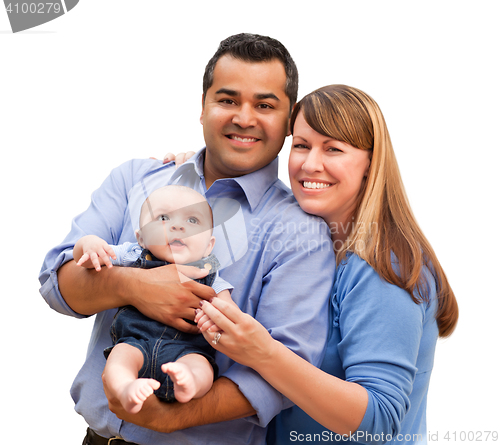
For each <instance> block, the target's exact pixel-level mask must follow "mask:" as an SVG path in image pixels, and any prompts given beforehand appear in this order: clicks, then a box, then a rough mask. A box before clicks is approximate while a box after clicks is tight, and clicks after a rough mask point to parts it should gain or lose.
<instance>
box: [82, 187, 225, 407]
mask: <svg viewBox="0 0 500 445" xmlns="http://www.w3.org/2000/svg"><path fill="white" fill-rule="evenodd" d="M212 221H213V218H212V210H211V208H210V206H209V204H208V202H207V201H206V199H205V198H204V197H203V196H202V195H200V194H199V193H198V192H195V191H194V190H192V189H190V188H188V187H182V186H177V185H169V186H165V187H161V188H159V189H157V190H155V191H154V192H153V193H151V194H150V195H149V197H148V198H147V199H146V201H145V202H144V204H143V206H142V208H141V214H140V221H139V227H140V229H139V230H138V231H136V238H137V241H138V242H137V243H125V244H122V245H119V246H109V245H108V244H107V243H106V242H105V241H104V240H102V239H101V238H99V237H97V236H93V235H89V236H84V237H82V238H81V239H80V240H78V242H77V243H76V244H75V247H74V250H73V256H74V259H75V261H77V264H78V265H80V266H83V267H86V268H89V269H95V270H96V271H99V270H100V269H101V266H102V265H106V266H107V267H112V265H113V264H114V265H119V266H131V267H142V268H151V267H158V266H163V265H166V264H171V263H175V264H185V265H193V266H197V267H199V268H205V269H208V270H209V271H210V272H209V274H208V275H207V276H206V277H205V278H202V279H200V280H196V281H199V282H201V283H202V284H207V285H209V286H212V287H213V289H214V290H215V292H216V293H217V296H218V297H220V298H225V299H226V300H230V299H231V296H230V290H231V289H232V286H231V285H230V284H229V283H227V282H225V281H224V280H222V279H221V278H220V277H219V276H218V272H217V269H218V268H219V267H220V265H219V262H218V261H217V258H216V257H215V256H214V255H212V254H211V252H212V249H213V247H214V244H215V238H214V237H213V236H212V228H213V222H212ZM110 257H111V258H112V260H110ZM111 337H112V339H113V344H114V345H115V346H113V347H112V348H108V349H107V350H106V351H105V355H108V354H109V356H108V360H107V363H106V368H105V373H106V377H107V381H108V382H109V384H110V387H111V389H112V390H113V391H114V392H115V395H116V397H118V399H119V400H120V402H121V403H122V405H123V407H124V408H125V409H126V410H127V411H129V412H130V413H137V412H139V411H140V410H141V408H142V405H143V403H144V401H145V400H146V399H147V398H148V397H149V396H150V395H151V394H153V392H154V393H155V394H156V395H157V396H158V397H159V398H160V399H161V400H164V401H168V402H170V401H174V400H177V401H179V402H188V401H189V400H191V399H192V398H198V397H202V396H203V395H204V394H206V393H207V391H208V390H209V389H210V388H211V386H212V383H213V380H214V378H215V377H216V374H217V365H216V364H215V361H214V354H215V351H214V349H213V348H212V347H211V346H210V345H209V344H208V343H207V342H206V340H205V339H204V338H203V336H201V335H193V334H186V333H183V332H180V331H178V330H176V329H174V328H172V327H170V326H166V325H164V324H162V323H159V322H157V321H154V320H152V319H150V318H148V317H146V316H144V315H143V314H141V313H140V312H139V311H137V309H135V308H134V307H132V306H125V307H122V308H120V309H119V311H118V313H117V314H116V316H115V319H114V321H113V324H112V326H111Z"/></svg>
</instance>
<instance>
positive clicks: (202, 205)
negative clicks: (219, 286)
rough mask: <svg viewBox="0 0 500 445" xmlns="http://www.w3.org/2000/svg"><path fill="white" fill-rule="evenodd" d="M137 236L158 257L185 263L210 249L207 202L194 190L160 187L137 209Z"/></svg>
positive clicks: (202, 255)
mask: <svg viewBox="0 0 500 445" xmlns="http://www.w3.org/2000/svg"><path fill="white" fill-rule="evenodd" d="M137 239H138V241H139V244H140V245H141V246H142V247H145V248H147V249H148V250H150V251H151V253H152V254H153V255H154V256H155V257H156V258H158V259H160V260H164V261H168V262H170V263H176V264H186V263H190V262H192V261H196V260H199V259H201V258H203V257H206V256H208V255H209V254H210V252H211V251H212V248H213V245H214V242H215V238H214V237H213V236H212V215H211V212H210V207H209V205H208V203H207V202H206V201H205V200H204V199H203V197H201V196H197V194H195V193H194V192H191V191H185V190H183V189H179V188H173V189H169V187H163V188H162V189H158V190H156V191H155V192H153V193H152V194H151V195H150V196H149V205H148V203H145V204H144V206H143V208H142V212H141V230H140V231H139V232H138V234H137Z"/></svg>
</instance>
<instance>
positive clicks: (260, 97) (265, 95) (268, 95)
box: [255, 93, 279, 102]
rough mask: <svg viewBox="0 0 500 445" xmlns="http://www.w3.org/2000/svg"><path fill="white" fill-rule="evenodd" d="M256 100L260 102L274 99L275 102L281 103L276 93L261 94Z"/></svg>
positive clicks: (256, 96) (257, 95)
mask: <svg viewBox="0 0 500 445" xmlns="http://www.w3.org/2000/svg"><path fill="white" fill-rule="evenodd" d="M255 98H256V99H258V100H265V99H273V100H277V101H278V102H279V98H278V96H276V94H274V93H260V94H256V95H255Z"/></svg>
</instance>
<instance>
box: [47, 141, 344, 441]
mask: <svg viewBox="0 0 500 445" xmlns="http://www.w3.org/2000/svg"><path fill="white" fill-rule="evenodd" d="M203 160H204V150H202V151H200V152H198V153H197V154H196V155H195V156H194V157H193V158H192V159H190V160H189V161H188V162H187V163H185V164H183V165H182V166H180V167H179V168H178V169H175V168H174V166H173V164H167V165H161V164H160V163H159V162H158V161H156V160H151V159H148V160H132V161H129V162H126V163H124V164H122V165H121V166H119V167H118V168H116V169H114V170H113V171H112V172H111V174H110V176H109V177H108V178H107V179H106V180H105V181H104V183H103V184H102V185H101V187H100V188H99V189H98V190H96V191H95V192H94V193H93V194H92V200H91V204H90V207H89V208H88V209H87V210H86V211H85V212H84V213H82V214H80V215H78V216H77V217H76V218H75V219H74V220H73V222H72V228H71V231H70V233H69V234H68V235H67V237H66V238H65V239H64V241H63V242H62V243H61V244H60V245H59V246H57V247H55V248H54V249H52V250H51V251H50V252H49V253H48V254H47V257H46V258H45V262H44V264H43V266H42V270H41V272H40V277H39V279H40V283H41V285H42V286H41V289H40V292H41V294H42V296H43V297H44V298H45V300H46V301H47V303H48V304H49V305H50V307H52V308H53V309H54V310H56V311H58V312H60V313H63V314H66V315H71V316H74V317H82V316H81V315H79V314H77V313H75V312H74V311H72V310H71V308H70V307H69V306H68V305H67V304H66V302H65V301H64V298H63V297H62V296H61V294H60V292H59V289H58V282H57V270H58V268H59V267H61V266H62V265H63V264H64V263H65V262H67V261H70V260H72V259H73V254H72V249H73V246H74V244H75V243H76V241H77V240H78V239H79V238H81V237H82V236H84V235H88V234H93V235H97V236H99V237H101V238H103V239H105V240H106V241H107V242H108V243H109V244H114V245H116V244H122V243H124V242H134V241H135V235H134V230H136V229H137V228H138V221H139V212H140V207H141V205H142V203H143V202H144V200H145V198H146V197H147V196H148V195H149V194H150V193H151V192H152V191H153V190H155V189H156V188H158V187H161V186H164V185H168V184H179V185H185V186H189V187H191V188H193V189H195V190H197V191H198V192H200V193H202V194H204V195H205V196H206V198H207V200H208V201H209V203H210V204H211V206H212V209H213V212H214V225H215V228H214V235H215V238H216V242H215V248H214V251H213V253H214V254H215V255H216V256H217V258H218V259H219V261H220V262H221V265H222V268H221V270H220V275H221V277H222V278H223V279H225V280H227V281H229V282H230V283H231V284H232V285H233V286H234V290H233V292H232V295H231V296H232V299H233V300H234V301H235V302H236V303H237V304H238V306H239V307H240V308H241V309H242V310H243V311H245V312H247V313H249V314H251V315H252V316H254V317H255V318H256V319H257V320H258V321H259V322H260V323H262V324H263V325H264V326H265V327H266V328H267V329H268V330H269V332H270V333H271V335H272V336H273V337H274V338H275V339H276V340H279V341H281V342H282V343H284V344H285V345H286V346H288V347H289V348H290V349H291V350H293V351H294V352H296V353H297V354H298V355H300V356H302V357H304V358H305V359H307V360H308V361H310V362H311V363H314V364H315V365H318V364H319V363H320V362H321V359H322V357H323V353H324V347H325V342H326V337H327V332H328V296H329V293H330V291H331V288H332V283H333V277H334V273H335V257H334V253H333V249H332V243H331V239H330V234H329V230H328V227H327V225H326V224H325V223H324V222H323V221H322V220H321V219H319V218H316V217H313V216H310V215H307V214H305V213H304V212H303V211H302V210H301V209H300V207H299V206H298V204H297V202H296V201H295V199H294V197H293V195H292V194H291V192H290V190H289V189H288V188H287V187H286V186H285V185H284V184H283V183H282V182H281V181H280V180H279V179H278V177H277V175H278V160H277V159H275V160H274V161H273V162H271V163H270V164H269V165H267V166H266V167H264V168H262V169H260V170H258V171H256V172H253V173H251V174H248V175H245V176H241V177H237V178H228V179H219V180H217V181H215V182H214V183H213V184H212V186H211V187H210V188H209V189H208V190H207V189H206V187H205V179H204V176H203ZM115 312H116V310H108V311H104V312H101V313H99V314H97V315H96V319H95V323H94V328H93V331H92V336H91V339H90V343H89V347H88V352H87V357H86V361H85V363H84V365H83V367H82V368H81V370H80V372H79V373H78V375H77V377H76V379H75V381H74V383H73V386H72V388H71V395H72V397H73V399H74V401H75V404H76V406H75V409H76V411H77V412H78V413H80V414H81V415H82V416H83V417H84V418H85V420H86V421H87V423H88V424H89V426H90V427H91V428H92V429H93V430H94V431H96V432H97V433H98V434H100V435H101V436H104V437H112V436H121V437H123V438H124V439H125V440H127V441H129V442H136V443H141V444H154V445H159V444H167V443H168V444H177V443H195V444H205V443H206V444H209V443H212V444H213V443H217V444H228V445H229V444H231V445H235V444H238V443H241V444H259V443H265V431H266V430H265V428H266V425H267V424H268V423H269V421H270V420H271V419H272V418H273V417H274V416H275V415H276V414H277V413H279V412H280V411H281V410H282V409H284V408H286V407H289V406H290V402H289V401H288V400H287V399H286V398H284V397H283V396H282V395H281V394H280V393H278V392H277V391H276V390H274V389H273V388H272V387H271V386H270V385H269V384H268V383H267V382H266V381H265V380H263V379H262V378H261V377H260V376H259V374H257V373H256V372H255V371H253V370H252V369H250V368H247V367H244V366H242V365H240V364H238V363H234V362H233V361H231V360H230V359H228V358H227V357H226V356H224V355H222V354H219V353H218V354H217V357H216V359H217V364H218V365H219V370H220V374H221V375H223V376H225V377H227V378H229V379H231V380H232V381H233V382H234V383H236V384H237V385H238V387H239V389H240V390H241V391H242V393H243V394H244V395H245V397H246V398H247V399H248V400H249V402H250V403H251V404H252V406H253V407H254V408H255V410H256V411H257V415H255V416H252V417H248V418H245V419H239V420H234V421H230V422H220V423H216V424H212V425H205V426H201V427H196V428H189V429H187V430H182V431H178V432H175V433H171V434H162V433H157V432H155V431H151V430H147V429H144V428H141V427H138V426H136V425H133V424H130V423H126V422H123V421H121V420H119V419H118V418H117V417H116V416H115V415H114V414H112V413H111V412H110V411H109V410H108V403H107V399H106V397H105V395H104V391H103V388H102V381H101V373H102V371H103V369H104V365H105V358H104V355H103V352H102V351H103V350H104V349H105V348H106V347H108V346H110V345H111V338H110V334H109V328H110V325H111V322H112V319H113V316H114V314H115ZM283 372H287V371H286V370H283ZM222 403H223V402H222ZM165 421H166V422H168V419H165Z"/></svg>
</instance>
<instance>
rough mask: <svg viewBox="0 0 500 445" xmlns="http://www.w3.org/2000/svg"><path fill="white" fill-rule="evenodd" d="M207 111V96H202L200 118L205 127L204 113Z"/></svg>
mask: <svg viewBox="0 0 500 445" xmlns="http://www.w3.org/2000/svg"><path fill="white" fill-rule="evenodd" d="M204 111H205V95H204V94H202V95H201V116H200V124H201V125H203V112H204Z"/></svg>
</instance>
